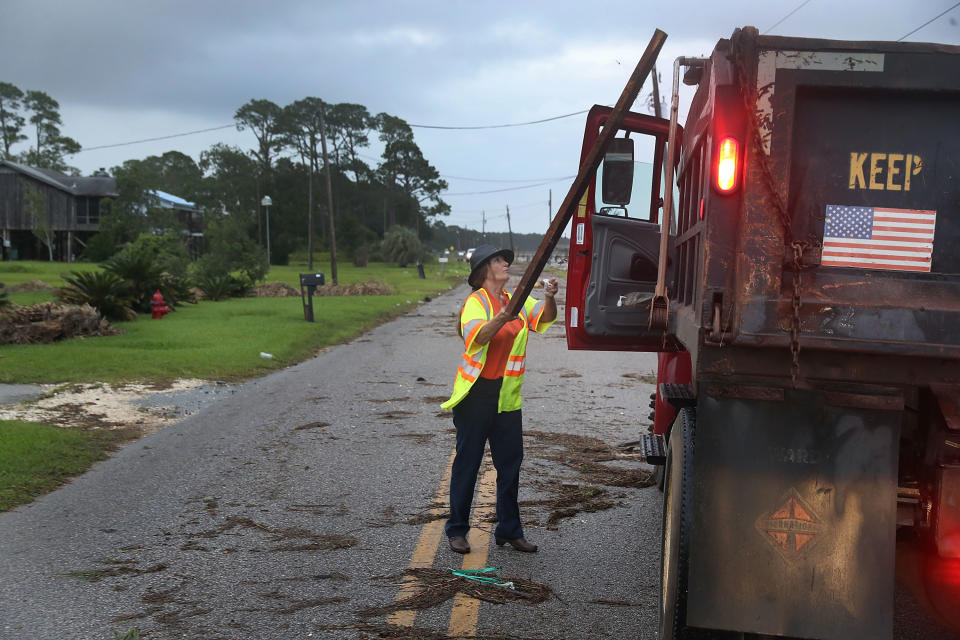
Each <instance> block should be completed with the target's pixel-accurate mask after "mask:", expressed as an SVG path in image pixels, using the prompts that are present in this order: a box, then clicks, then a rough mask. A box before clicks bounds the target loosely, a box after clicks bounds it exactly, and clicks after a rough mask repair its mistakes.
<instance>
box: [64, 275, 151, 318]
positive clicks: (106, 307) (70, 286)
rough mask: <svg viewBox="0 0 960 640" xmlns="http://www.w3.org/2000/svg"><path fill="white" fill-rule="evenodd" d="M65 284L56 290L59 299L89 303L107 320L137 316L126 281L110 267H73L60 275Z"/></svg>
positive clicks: (76, 302)
mask: <svg viewBox="0 0 960 640" xmlns="http://www.w3.org/2000/svg"><path fill="white" fill-rule="evenodd" d="M62 277H63V279H64V280H65V281H66V282H67V285H66V286H64V287H60V288H59V289H57V290H56V297H57V298H58V299H59V300H62V301H64V302H67V303H70V304H89V305H90V306H91V307H94V308H96V310H97V311H99V312H100V315H102V316H103V317H105V318H107V319H109V320H136V319H137V312H136V311H135V310H134V309H133V305H134V304H135V298H134V296H133V294H131V292H130V288H129V285H128V284H127V282H126V281H125V280H124V279H123V278H121V277H120V276H118V275H117V274H115V273H112V272H110V271H72V272H71V273H70V275H65V276H62Z"/></svg>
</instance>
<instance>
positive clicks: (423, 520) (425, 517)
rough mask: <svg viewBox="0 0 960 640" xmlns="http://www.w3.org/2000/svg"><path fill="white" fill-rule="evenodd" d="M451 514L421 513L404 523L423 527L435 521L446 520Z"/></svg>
mask: <svg viewBox="0 0 960 640" xmlns="http://www.w3.org/2000/svg"><path fill="white" fill-rule="evenodd" d="M449 515H450V514H448V513H421V514H419V515H415V516H413V517H412V518H408V519H406V520H404V521H403V524H412V525H421V524H427V523H428V522H433V521H434V520H446V519H447V518H448V517H449Z"/></svg>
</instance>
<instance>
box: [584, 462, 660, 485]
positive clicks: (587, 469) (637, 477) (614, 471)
mask: <svg viewBox="0 0 960 640" xmlns="http://www.w3.org/2000/svg"><path fill="white" fill-rule="evenodd" d="M574 469H576V470H577V471H578V472H579V473H581V474H583V476H584V479H585V480H586V481H587V482H593V483H596V484H602V485H606V486H608V487H632V488H634V489H643V488H644V487H649V486H651V485H652V484H654V482H656V481H655V480H654V478H653V472H651V471H649V470H647V469H624V468H622V467H612V466H610V465H606V464H597V463H584V464H579V465H576V466H575V467H574Z"/></svg>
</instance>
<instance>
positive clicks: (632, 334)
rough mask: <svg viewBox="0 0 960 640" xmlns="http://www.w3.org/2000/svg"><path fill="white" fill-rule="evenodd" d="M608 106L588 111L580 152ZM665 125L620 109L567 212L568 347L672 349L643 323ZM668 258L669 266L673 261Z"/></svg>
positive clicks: (654, 254) (651, 277)
mask: <svg viewBox="0 0 960 640" xmlns="http://www.w3.org/2000/svg"><path fill="white" fill-rule="evenodd" d="M611 111H612V110H611V109H610V108H608V107H601V106H594V107H593V108H592V109H591V110H590V113H589V115H588V116H587V126H586V132H585V134H584V141H583V154H586V153H587V152H588V150H589V149H590V147H591V146H592V145H593V142H594V140H595V139H596V138H597V136H598V135H599V133H600V130H601V127H602V126H603V124H604V123H605V122H606V120H607V118H608V116H609V115H610V112H611ZM669 124H670V123H669V121H668V120H665V119H663V118H656V117H653V116H648V115H643V114H638V113H632V112H631V113H628V114H627V116H626V117H625V118H624V121H623V124H622V125H621V131H620V132H618V133H617V137H616V138H615V139H614V140H613V141H612V143H611V145H610V147H609V148H608V150H607V153H606V155H605V158H604V163H603V165H602V166H601V167H600V169H598V171H597V175H596V176H594V179H593V180H592V181H591V183H590V186H589V187H588V189H587V192H586V194H585V195H584V197H583V199H582V200H581V201H580V205H579V207H578V208H577V213H576V215H575V216H574V218H573V226H572V230H571V239H570V258H569V263H568V267H567V299H566V327H567V345H568V346H569V348H570V349H594V350H620V351H664V350H672V349H673V346H672V344H671V343H669V342H667V343H665V342H664V332H663V331H662V330H657V331H649V330H648V329H647V323H648V319H649V315H650V302H651V299H652V295H653V290H654V287H655V285H656V282H657V263H658V260H659V254H660V249H659V247H660V216H661V215H662V211H661V208H662V198H661V193H662V186H661V185H662V175H663V158H664V146H665V143H666V140H667V135H668V130H669ZM582 161H583V157H581V162H582ZM628 164H629V165H630V166H629V167H627V165H628ZM624 176H632V181H630V180H629V178H628V180H627V184H626V185H625V184H624ZM598 178H600V181H601V184H600V185H598ZM631 184H632V188H631ZM601 186H602V188H600V187H601ZM668 262H669V263H670V264H671V265H672V262H673V261H672V260H671V261H668ZM667 275H668V278H667V280H668V282H669V281H670V279H671V278H670V277H669V273H668V274H667Z"/></svg>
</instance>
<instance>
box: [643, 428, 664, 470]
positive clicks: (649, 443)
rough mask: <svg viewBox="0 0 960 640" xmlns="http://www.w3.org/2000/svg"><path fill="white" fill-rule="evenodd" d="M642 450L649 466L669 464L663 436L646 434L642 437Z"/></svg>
mask: <svg viewBox="0 0 960 640" xmlns="http://www.w3.org/2000/svg"><path fill="white" fill-rule="evenodd" d="M640 448H641V449H642V450H643V457H644V458H646V459H647V463H649V464H666V463H667V446H666V442H665V441H664V439H663V436H662V435H660V434H657V433H644V434H643V435H641V436H640Z"/></svg>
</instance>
